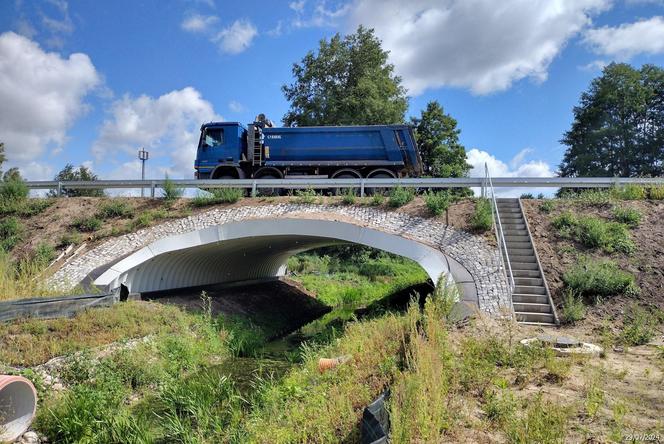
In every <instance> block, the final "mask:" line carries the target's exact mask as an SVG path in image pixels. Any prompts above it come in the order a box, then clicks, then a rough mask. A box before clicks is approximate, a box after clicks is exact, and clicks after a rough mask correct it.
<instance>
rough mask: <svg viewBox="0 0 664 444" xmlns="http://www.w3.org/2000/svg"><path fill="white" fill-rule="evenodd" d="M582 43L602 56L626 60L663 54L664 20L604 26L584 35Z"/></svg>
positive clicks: (652, 19)
mask: <svg viewBox="0 0 664 444" xmlns="http://www.w3.org/2000/svg"><path fill="white" fill-rule="evenodd" d="M584 42H585V43H587V44H588V45H589V46H590V47H591V49H592V50H593V51H594V52H595V53H597V54H602V55H607V56H611V57H614V58H617V59H621V60H627V59H630V58H631V57H633V56H635V55H637V54H661V53H664V18H663V17H659V16H657V17H651V18H649V19H647V20H641V21H638V22H634V23H623V24H622V25H620V26H617V27H609V26H604V27H601V28H597V29H590V30H588V31H587V32H586V33H585V36H584Z"/></svg>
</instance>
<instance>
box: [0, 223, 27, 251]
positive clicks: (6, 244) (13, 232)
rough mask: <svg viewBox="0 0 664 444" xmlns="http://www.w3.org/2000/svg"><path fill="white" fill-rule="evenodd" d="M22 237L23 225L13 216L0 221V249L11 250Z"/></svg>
mask: <svg viewBox="0 0 664 444" xmlns="http://www.w3.org/2000/svg"><path fill="white" fill-rule="evenodd" d="M22 238H23V225H22V224H21V222H20V221H19V220H18V219H17V218H15V217H8V218H6V219H4V220H3V221H1V222H0V249H2V250H4V251H7V252H9V251H11V250H12V249H13V248H14V247H15V246H16V244H18V243H19V242H21V239H22Z"/></svg>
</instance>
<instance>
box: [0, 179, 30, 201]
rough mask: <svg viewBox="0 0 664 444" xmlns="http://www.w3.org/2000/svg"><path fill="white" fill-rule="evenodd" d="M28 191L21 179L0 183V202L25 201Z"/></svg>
mask: <svg viewBox="0 0 664 444" xmlns="http://www.w3.org/2000/svg"><path fill="white" fill-rule="evenodd" d="M28 194H30V190H29V189H28V186H27V185H26V184H25V182H24V181H23V180H22V179H19V178H12V179H9V180H5V181H3V182H0V200H2V201H5V202H7V201H10V202H16V201H23V200H25V199H27V197H28Z"/></svg>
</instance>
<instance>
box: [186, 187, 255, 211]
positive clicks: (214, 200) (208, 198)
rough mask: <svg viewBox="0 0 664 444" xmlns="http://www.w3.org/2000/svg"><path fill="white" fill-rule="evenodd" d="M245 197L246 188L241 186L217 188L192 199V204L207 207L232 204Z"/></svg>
mask: <svg viewBox="0 0 664 444" xmlns="http://www.w3.org/2000/svg"><path fill="white" fill-rule="evenodd" d="M243 197H244V190H243V189H241V188H216V189H213V190H210V191H208V192H206V193H205V194H199V195H197V196H196V197H194V198H193V199H191V205H192V206H193V207H205V206H209V205H217V204H230V203H235V202H238V201H240V199H242V198H243Z"/></svg>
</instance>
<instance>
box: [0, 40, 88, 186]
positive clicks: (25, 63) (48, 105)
mask: <svg viewBox="0 0 664 444" xmlns="http://www.w3.org/2000/svg"><path fill="white" fill-rule="evenodd" d="M100 82H101V80H100V76H99V74H98V73H97V70H96V69H95V67H94V65H93V64H92V62H91V61H90V58H89V57H88V56H87V55H85V54H81V53H76V54H71V55H70V56H69V57H68V58H64V57H62V56H61V55H60V54H57V53H54V52H45V51H44V50H42V49H41V48H40V47H39V45H37V44H36V43H35V42H33V41H31V40H29V39H27V38H25V37H23V36H20V35H18V34H15V33H13V32H5V33H4V34H0V137H1V141H3V142H4V143H5V149H6V153H7V158H8V159H9V165H11V166H19V167H21V168H27V169H26V176H28V177H29V178H33V176H32V173H33V172H34V173H35V175H39V174H37V172H38V171H39V168H37V166H36V164H34V163H31V162H34V161H35V160H36V159H38V158H40V157H41V156H43V154H44V152H45V151H46V150H47V149H52V150H58V149H60V148H61V147H62V145H63V144H64V143H65V141H66V135H67V130H68V129H69V128H71V126H72V125H73V124H74V122H75V121H76V119H77V118H78V117H80V116H81V115H83V114H84V113H85V111H86V110H87V106H86V104H85V102H84V98H85V96H86V95H87V94H88V93H89V92H90V91H91V90H93V89H94V88H95V87H96V86H98V85H99V84H100ZM42 171H43V170H42ZM34 177H35V178H36V176H34ZM40 178H41V177H40Z"/></svg>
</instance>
